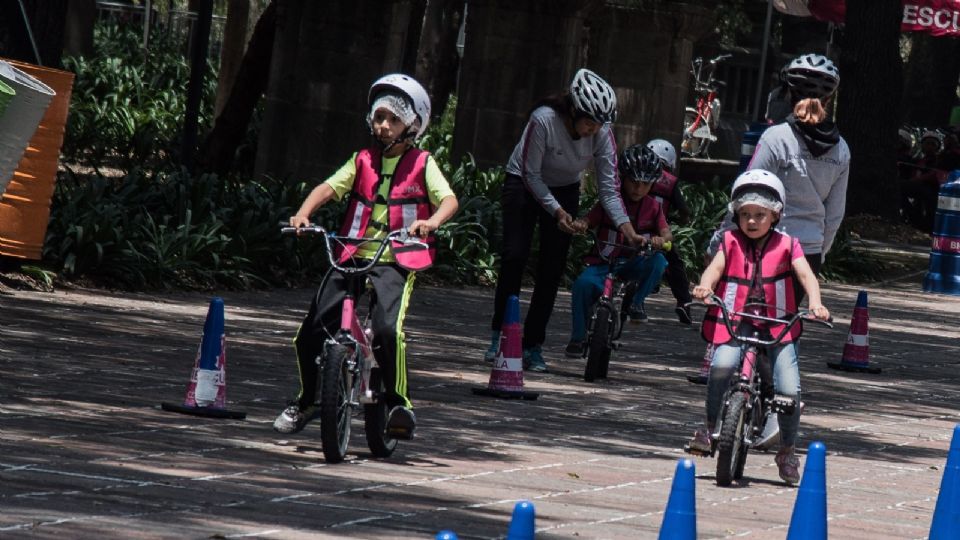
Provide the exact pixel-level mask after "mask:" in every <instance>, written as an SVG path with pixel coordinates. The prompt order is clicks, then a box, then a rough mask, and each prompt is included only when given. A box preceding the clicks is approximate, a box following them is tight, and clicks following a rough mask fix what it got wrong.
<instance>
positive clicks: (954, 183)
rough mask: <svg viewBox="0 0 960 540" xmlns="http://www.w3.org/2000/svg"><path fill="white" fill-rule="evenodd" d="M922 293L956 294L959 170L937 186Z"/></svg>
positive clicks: (959, 290) (959, 291)
mask: <svg viewBox="0 0 960 540" xmlns="http://www.w3.org/2000/svg"><path fill="white" fill-rule="evenodd" d="M923 290H924V291H926V292H934V293H944V294H955V295H960V170H956V171H953V173H951V174H950V178H949V181H948V182H947V183H946V184H944V185H943V186H941V187H940V197H939V199H938V201H937V214H936V216H935V217H934V221H933V246H932V247H931V249H930V269H929V270H928V271H927V275H926V276H925V277H924V278H923Z"/></svg>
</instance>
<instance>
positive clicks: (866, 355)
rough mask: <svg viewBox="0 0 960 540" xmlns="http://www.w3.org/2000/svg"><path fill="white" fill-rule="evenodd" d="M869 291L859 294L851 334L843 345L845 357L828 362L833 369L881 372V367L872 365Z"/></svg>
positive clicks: (854, 309)
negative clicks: (868, 307)
mask: <svg viewBox="0 0 960 540" xmlns="http://www.w3.org/2000/svg"><path fill="white" fill-rule="evenodd" d="M869 319H870V315H869V314H868V313H867V291H860V294H858V295H857V305H856V307H854V308H853V319H852V320H851V321H850V334H849V335H847V344H846V345H844V346H843V358H842V359H841V360H840V361H839V362H827V365H828V366H830V367H832V368H833V369H842V370H844V371H859V372H862V373H880V368H879V367H876V366H871V365H870V333H869V331H868V330H867V321H868V320H869Z"/></svg>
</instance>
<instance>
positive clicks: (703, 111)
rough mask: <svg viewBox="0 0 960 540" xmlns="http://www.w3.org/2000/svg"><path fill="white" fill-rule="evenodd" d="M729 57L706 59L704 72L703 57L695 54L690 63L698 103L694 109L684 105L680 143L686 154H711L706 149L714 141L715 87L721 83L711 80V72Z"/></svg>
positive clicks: (717, 116)
mask: <svg viewBox="0 0 960 540" xmlns="http://www.w3.org/2000/svg"><path fill="white" fill-rule="evenodd" d="M730 56H732V55H729V54H721V55H720V56H717V57H716V58H714V59H712V60H709V61H708V62H707V64H708V65H709V68H708V69H707V70H706V71H704V69H703V58H700V57H697V58H696V59H694V60H693V62H691V63H690V73H691V74H692V75H693V82H694V86H693V91H694V92H695V93H696V96H697V104H696V107H695V108H694V107H687V108H686V111H685V112H684V115H683V141H682V142H681V143H680V151H681V153H682V154H683V155H685V156H689V157H706V158H709V157H710V155H709V154H708V153H707V149H708V148H709V147H710V143H711V142H713V141H716V140H717V136H716V132H717V127H718V126H719V124H720V100H719V99H718V98H717V89H718V88H719V87H720V86H723V85H724V82H723V81H718V80H716V79H714V78H713V75H714V72H715V71H716V69H717V64H718V63H719V62H721V61H723V60H725V59H727V58H730Z"/></svg>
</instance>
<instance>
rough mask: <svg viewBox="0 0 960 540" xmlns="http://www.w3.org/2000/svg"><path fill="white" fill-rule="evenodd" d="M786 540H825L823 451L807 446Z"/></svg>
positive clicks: (817, 446) (816, 444) (815, 445)
mask: <svg viewBox="0 0 960 540" xmlns="http://www.w3.org/2000/svg"><path fill="white" fill-rule="evenodd" d="M787 540H827V447H826V446H824V444H823V443H822V442H820V441H817V442H814V443H812V444H810V448H809V449H808V450H807V463H806V464H805V465H804V466H803V478H802V479H801V480H800V490H799V492H798V493H797V501H796V502H795V503H794V505H793V516H792V517H791V518H790V530H789V532H787Z"/></svg>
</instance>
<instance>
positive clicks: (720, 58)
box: [710, 54, 733, 64]
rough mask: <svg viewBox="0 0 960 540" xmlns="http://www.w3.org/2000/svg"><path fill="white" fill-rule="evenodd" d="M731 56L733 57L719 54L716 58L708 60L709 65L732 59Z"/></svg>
mask: <svg viewBox="0 0 960 540" xmlns="http://www.w3.org/2000/svg"><path fill="white" fill-rule="evenodd" d="M732 56H733V55H732V54H721V55H718V56H717V57H716V58H714V59H712V60H710V63H711V64H716V63H717V62H720V61H722V60H726V59H727V58H730V57H732Z"/></svg>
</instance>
